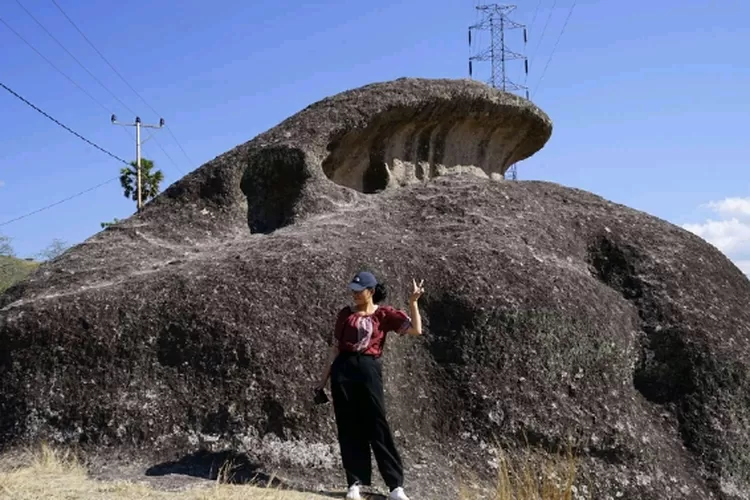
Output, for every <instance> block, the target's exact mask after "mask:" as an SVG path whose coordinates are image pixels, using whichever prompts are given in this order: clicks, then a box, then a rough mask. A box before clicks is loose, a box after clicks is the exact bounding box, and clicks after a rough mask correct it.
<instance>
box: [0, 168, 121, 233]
mask: <svg viewBox="0 0 750 500" xmlns="http://www.w3.org/2000/svg"><path fill="white" fill-rule="evenodd" d="M118 179H119V177H113V178H111V179H109V180H107V181H104V182H102V183H100V184H97V185H96V186H92V187H90V188H88V189H84V190H83V191H79V192H78V193H76V194H74V195H71V196H68V197H67V198H63V199H62V200H59V201H56V202H54V203H50V204H49V205H47V206H44V207H42V208H37V209H36V210H34V211H32V212H28V213H26V214H23V215H21V216H18V217H15V218H13V219H10V220H6V221H5V222H2V223H0V227H2V226H7V225H8V224H11V223H13V222H18V221H19V220H22V219H25V218H27V217H31V216H32V215H36V214H38V213H39V212H44V211H45V210H49V209H50V208H53V207H56V206H57V205H61V204H63V203H65V202H67V201H70V200H72V199H74V198H78V197H79V196H83V195H84V194H86V193H90V192H91V191H94V190H95V189H99V188H100V187H102V186H104V185H107V184H109V183H110V182H113V181H116V180H118Z"/></svg>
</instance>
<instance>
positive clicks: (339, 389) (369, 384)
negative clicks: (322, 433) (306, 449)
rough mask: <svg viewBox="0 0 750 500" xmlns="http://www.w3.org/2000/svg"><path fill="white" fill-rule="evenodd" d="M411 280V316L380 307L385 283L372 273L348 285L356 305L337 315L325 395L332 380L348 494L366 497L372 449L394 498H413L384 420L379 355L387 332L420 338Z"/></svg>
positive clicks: (418, 292) (415, 292)
mask: <svg viewBox="0 0 750 500" xmlns="http://www.w3.org/2000/svg"><path fill="white" fill-rule="evenodd" d="M423 283H424V281H422V282H420V283H419V285H417V283H416V281H413V285H414V287H413V290H412V293H411V296H410V297H409V313H406V312H405V311H401V310H398V309H395V308H393V307H390V306H380V305H378V304H379V303H380V302H382V301H383V300H384V299H385V297H386V291H385V288H384V287H383V285H382V284H380V283H378V282H377V280H376V279H375V276H373V275H372V274H371V273H368V272H360V273H358V274H357V275H356V276H355V277H354V279H352V281H351V282H350V283H349V288H350V290H351V291H352V294H353V299H354V305H353V306H347V307H344V308H343V309H342V310H341V311H340V312H339V314H338V317H337V319H336V325H335V329H334V339H333V345H332V347H331V353H330V356H329V358H328V360H327V362H326V367H325V371H324V373H323V378H322V380H321V382H320V384H319V385H318V387H317V390H318V392H319V393H320V392H322V391H323V388H324V387H325V385H326V383H327V382H328V378H329V376H330V378H331V393H332V395H333V408H334V414H335V415H336V427H337V429H338V438H339V446H340V449H341V459H342V462H343V465H344V471H345V472H346V480H347V483H348V487H349V492H348V493H347V495H346V498H347V499H349V500H355V499H359V498H362V497H361V496H360V493H359V487H360V485H363V486H369V485H370V484H371V479H372V478H371V475H372V470H371V461H370V447H372V451H373V453H374V455H375V460H376V462H377V464H378V469H379V471H380V474H381V476H382V477H383V480H384V481H385V483H386V485H387V486H388V488H389V489H390V491H391V493H390V497H389V498H391V499H393V500H409V499H408V497H407V496H406V494H405V493H404V489H403V466H402V464H401V458H400V456H399V453H398V450H396V446H395V444H394V442H393V436H392V434H391V429H390V427H389V425H388V421H387V419H386V416H385V402H384V398H383V373H382V365H381V362H380V355H381V354H382V352H383V345H384V344H385V339H386V335H387V334H388V332H396V333H399V334H402V335H403V334H409V335H421V334H422V318H421V316H420V314H419V307H418V305H417V301H418V300H419V297H420V296H421V295H422V294H423V293H424V289H423V288H422V284H423Z"/></svg>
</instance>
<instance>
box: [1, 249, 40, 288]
mask: <svg viewBox="0 0 750 500" xmlns="http://www.w3.org/2000/svg"><path fill="white" fill-rule="evenodd" d="M38 265H39V263H38V262H33V261H28V260H23V259H16V258H14V257H5V256H2V255H0V293H3V292H4V291H5V290H6V289H7V288H8V287H10V286H11V285H12V284H14V283H16V282H18V281H20V280H22V279H24V278H25V277H26V276H28V275H29V274H30V273H31V271H33V270H34V269H36V267H37V266H38Z"/></svg>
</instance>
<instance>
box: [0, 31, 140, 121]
mask: <svg viewBox="0 0 750 500" xmlns="http://www.w3.org/2000/svg"><path fill="white" fill-rule="evenodd" d="M0 22H2V23H3V24H4V25H5V27H6V28H8V29H9V30H10V31H12V32H13V33H14V34H15V35H16V36H17V37H18V38H20V39H21V41H22V42H23V43H25V44H26V45H28V46H29V47H30V48H31V50H33V51H34V52H36V53H37V54H38V55H39V57H41V58H42V59H44V60H45V61H47V64H49V65H50V66H52V67H53V68H54V69H55V70H56V71H57V72H58V73H60V74H61V75H62V76H64V77H65V78H67V80H68V81H69V82H70V83H72V84H73V85H75V86H76V87H77V88H78V90H80V91H81V92H83V93H84V94H86V95H87V96H88V97H89V99H91V100H92V101H94V102H95V103H96V104H98V105H99V106H100V107H101V108H102V109H104V111H106V112H107V113H111V110H109V109H108V108H107V106H105V105H104V104H102V103H101V101H99V100H98V99H97V98H96V97H94V96H92V95H91V94H90V93H89V92H88V91H87V90H86V89H84V88H83V87H81V86H80V85H78V84H77V83H76V82H75V80H73V79H72V78H71V77H69V76H68V75H67V74H66V73H65V72H64V71H63V70H61V69H60V68H58V67H57V66H55V63H53V62H52V61H50V60H49V59H47V57H46V56H45V55H44V54H42V53H41V52H39V51H38V50H37V48H36V47H34V46H33V45H32V44H31V43H29V42H28V40H26V39H25V38H24V37H23V36H22V35H21V34H20V33H19V32H17V31H16V30H14V29H13V28H12V27H11V26H10V24H8V23H7V22H6V21H5V19H3V18H2V17H0ZM126 133H127V132H126Z"/></svg>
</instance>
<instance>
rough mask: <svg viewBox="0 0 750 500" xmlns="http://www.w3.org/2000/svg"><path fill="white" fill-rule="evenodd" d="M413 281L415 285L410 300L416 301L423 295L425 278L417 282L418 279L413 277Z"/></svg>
mask: <svg viewBox="0 0 750 500" xmlns="http://www.w3.org/2000/svg"><path fill="white" fill-rule="evenodd" d="M411 282H412V285H413V287H412V291H411V295H410V296H409V301H410V302H416V301H418V300H419V297H421V296H422V294H423V293H424V286H423V285H424V280H421V281H420V282H419V284H417V280H414V279H412V280H411Z"/></svg>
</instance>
